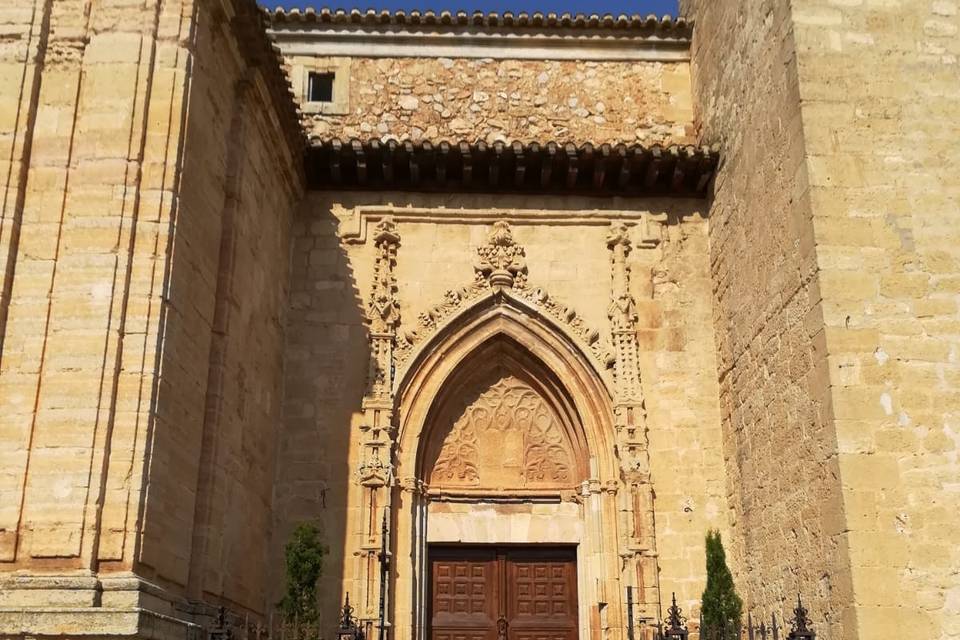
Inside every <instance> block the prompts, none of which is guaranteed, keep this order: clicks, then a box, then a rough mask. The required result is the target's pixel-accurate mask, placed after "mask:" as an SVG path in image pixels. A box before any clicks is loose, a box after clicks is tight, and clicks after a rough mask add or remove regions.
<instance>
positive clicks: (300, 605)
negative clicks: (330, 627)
mask: <svg viewBox="0 0 960 640" xmlns="http://www.w3.org/2000/svg"><path fill="white" fill-rule="evenodd" d="M326 554H327V547H326V546H324V545H323V544H322V543H321V542H320V531H319V530H318V529H317V527H316V526H315V525H313V524H311V523H303V524H301V525H299V526H298V527H297V528H296V529H295V530H294V532H293V534H292V535H291V536H290V541H289V542H287V544H286V546H285V547H284V556H285V558H284V564H285V567H286V573H287V591H286V594H285V595H284V596H283V600H281V601H280V611H281V612H282V613H283V615H284V617H285V618H286V619H287V620H288V621H291V622H292V621H297V622H298V623H300V624H312V623H315V622H316V621H317V619H318V617H319V611H318V609H317V581H318V580H320V576H321V575H322V574H323V557H324V556H325V555H326Z"/></svg>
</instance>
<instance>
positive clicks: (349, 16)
mask: <svg viewBox="0 0 960 640" xmlns="http://www.w3.org/2000/svg"><path fill="white" fill-rule="evenodd" d="M266 11H267V12H268V14H269V17H270V19H271V20H272V21H273V22H274V23H280V22H288V23H318V24H333V25H367V26H373V25H401V26H436V27H440V28H443V27H476V28H484V29H527V28H530V29H581V30H593V29H611V30H617V29H619V30H632V31H645V32H655V33H657V34H658V35H662V36H671V37H678V38H688V37H689V36H690V32H691V30H692V28H693V23H692V22H691V21H689V20H687V19H685V18H682V17H681V18H676V17H673V16H669V15H664V16H660V17H658V16H656V15H654V14H649V15H645V16H644V15H640V14H632V15H626V14H619V15H613V14H610V13H605V14H602V15H601V14H596V13H592V14H585V13H576V14H572V13H560V14H557V13H540V12H539V11H538V12H534V13H527V12H525V11H521V12H519V13H513V12H511V11H505V12H503V13H498V12H496V11H491V12H483V11H472V12H467V11H439V12H437V11H402V10H398V11H387V10H381V11H377V10H375V9H366V10H363V11H361V10H360V9H329V8H327V7H322V8H320V9H315V8H313V7H308V8H306V9H284V8H283V7H277V8H276V9H274V10H273V11H269V10H266Z"/></svg>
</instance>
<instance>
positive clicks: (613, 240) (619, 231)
mask: <svg viewBox="0 0 960 640" xmlns="http://www.w3.org/2000/svg"><path fill="white" fill-rule="evenodd" d="M616 245H623V246H624V247H626V249H627V251H628V252H629V251H630V234H629V232H628V227H627V225H626V224H624V223H623V222H613V223H611V224H610V231H609V232H607V247H608V248H610V249H613V248H614V247H615V246H616Z"/></svg>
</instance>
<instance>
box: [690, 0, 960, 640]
mask: <svg viewBox="0 0 960 640" xmlns="http://www.w3.org/2000/svg"><path fill="white" fill-rule="evenodd" d="M686 4H687V6H686V9H687V10H688V11H689V12H691V15H692V16H693V17H695V18H696V20H697V23H698V27H697V33H698V34H699V35H698V36H695V44H694V74H693V75H694V84H695V88H696V89H695V91H696V94H697V95H696V98H695V100H696V103H697V105H698V113H699V118H700V121H701V122H702V126H703V136H704V139H705V140H707V141H722V142H723V144H724V148H725V154H726V156H727V162H726V164H725V166H724V168H723V169H722V170H721V172H720V175H719V176H718V178H717V183H716V189H715V193H714V199H713V203H712V207H711V251H712V254H713V258H712V260H713V265H714V267H713V269H714V274H715V278H716V283H715V301H716V302H715V304H716V311H715V321H716V324H717V336H718V344H719V345H720V348H719V353H720V363H721V368H720V375H721V394H722V395H721V402H722V405H723V411H724V432H725V440H726V447H727V450H728V451H729V454H728V459H729V463H728V470H729V479H730V480H731V481H732V484H731V491H733V492H739V493H740V507H739V508H738V509H736V510H735V518H736V520H735V528H734V530H735V532H737V536H738V541H739V542H740V546H739V554H740V559H739V563H738V564H739V566H740V575H741V576H742V578H741V581H742V583H744V584H745V586H746V591H747V595H748V598H749V599H750V601H751V602H752V604H755V605H757V606H761V607H769V606H774V605H775V604H776V603H777V602H778V601H782V600H783V599H785V598H789V597H790V596H791V595H792V594H790V593H785V594H781V593H778V590H779V587H777V585H780V584H783V585H785V586H786V587H787V588H790V587H792V586H793V584H794V582H793V581H794V579H795V578H794V577H793V574H794V571H795V570H796V569H795V568H800V569H801V573H800V575H799V576H797V578H796V587H794V588H803V589H804V590H805V591H810V592H813V593H812V594H811V595H812V598H814V600H813V607H812V608H813V609H814V610H815V611H818V610H819V611H820V612H822V613H821V615H822V616H823V617H824V618H825V621H824V623H823V624H822V626H821V627H820V629H819V630H820V633H821V635H822V636H824V637H830V638H897V637H901V636H902V634H903V632H904V630H905V629H907V628H909V629H910V630H911V631H910V632H912V633H918V634H920V635H923V636H924V637H930V638H955V637H957V629H958V625H957V616H958V611H960V610H958V602H960V600H958V595H957V593H958V591H957V590H958V588H960V586H958V583H957V580H956V576H955V575H954V574H953V573H952V571H953V570H952V567H955V566H956V565H957V557H956V554H957V549H958V545H957V541H958V540H957V536H956V534H955V531H954V530H955V527H953V526H952V525H951V524H950V520H951V519H953V514H955V513H956V512H957V510H958V506H960V505H958V502H957V495H956V491H955V482H954V481H955V479H956V477H957V473H958V471H960V469H958V466H957V464H958V463H957V448H958V441H957V438H956V435H955V432H956V426H955V421H956V406H955V405H956V398H957V393H956V366H957V364H956V357H955V355H956V350H957V331H956V321H957V312H958V309H957V299H958V296H957V293H958V289H960V287H958V280H957V265H958V255H957V246H958V243H957V232H956V229H955V227H956V224H955V222H956V220H957V214H958V213H960V201H958V187H957V182H956V180H955V179H954V176H955V175H956V173H957V168H958V166H960V161H958V160H960V159H958V152H957V150H956V144H955V141H956V138H957V126H958V125H957V122H958V116H960V108H958V106H957V105H958V104H960V103H958V102H957V91H958V87H960V83H958V71H957V53H958V50H957V44H956V37H955V36H956V34H957V32H958V30H960V22H958V20H960V18H958V7H957V6H956V3H955V2H950V1H947V2H926V1H923V2H869V1H864V2H859V1H854V2H843V3H839V2H826V1H823V2H820V1H815V0H809V1H806V0H803V1H800V2H792V3H789V6H788V3H786V2H755V3H749V5H748V6H746V7H745V6H744V5H743V4H742V3H733V2H730V3H714V2H689V3H686ZM721 50H723V51H734V52H736V54H737V55H734V56H725V57H721V56H719V55H717V53H716V52H717V51H721ZM730 78H739V79H742V82H733V83H731V82H729V79H730ZM772 148H776V149H781V150H783V153H781V154H771V153H769V150H770V149H772ZM767 221H770V223H768V222H767ZM768 227H769V228H771V230H770V231H769V232H767V231H766V230H767V229H768ZM734 271H736V273H737V275H736V277H733V276H732V275H727V274H732V273H734ZM744 274H747V278H746V279H745V278H744ZM754 274H759V275H760V276H761V278H762V279H761V280H757V279H756V276H755V275H754ZM745 280H746V281H745ZM764 281H766V283H772V284H775V285H776V286H777V288H774V289H771V287H770V286H766V285H765V284H764ZM784 283H786V284H788V285H789V286H788V287H786V288H783V284H784ZM778 289H779V293H778ZM738 309H744V310H747V317H750V312H751V311H752V314H753V315H752V317H755V318H758V319H762V322H758V323H755V324H754V325H752V326H751V325H750V324H749V323H748V324H747V325H746V327H747V328H748V331H747V332H746V333H744V332H743V331H742V328H743V327H744V324H743V323H742V322H741V320H742V316H741V315H740V314H738V312H737V310H738ZM791 326H792V327H794V328H793V329H792V330H791ZM738 345H740V346H738ZM805 354H806V355H805ZM807 361H808V362H807ZM771 383H775V384H771ZM770 418H773V419H772V420H771V419H770ZM770 442H773V443H782V444H783V445H785V446H776V447H775V449H774V454H775V455H774V458H773V459H774V460H775V461H776V463H777V464H778V465H780V466H781V467H782V470H781V472H780V473H777V472H775V471H774V469H772V468H771V469H770V470H769V471H764V467H765V462H764V461H767V460H770V456H769V455H768V451H767V449H766V448H765V443H770ZM772 498H776V500H777V501H778V502H774V501H771V499H772ZM778 504H782V505H784V506H786V507H788V509H789V511H788V513H786V514H784V513H782V510H781V508H780V507H779V506H778ZM787 576H789V577H787ZM818 577H819V580H818ZM814 585H815V586H814ZM771 586H774V588H773V589H771Z"/></svg>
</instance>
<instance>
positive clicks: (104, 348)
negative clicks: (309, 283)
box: [0, 0, 303, 637]
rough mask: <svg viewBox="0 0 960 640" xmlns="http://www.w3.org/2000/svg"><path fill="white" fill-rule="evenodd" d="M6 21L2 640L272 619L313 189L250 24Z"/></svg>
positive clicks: (91, 11)
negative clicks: (296, 305)
mask: <svg viewBox="0 0 960 640" xmlns="http://www.w3.org/2000/svg"><path fill="white" fill-rule="evenodd" d="M14 5H15V6H10V3H7V4H5V5H4V7H3V8H2V9H0V23H2V24H3V27H2V28H3V30H4V32H3V33H4V34H3V37H2V38H0V149H2V153H3V165H2V174H0V175H2V178H0V180H2V182H0V187H2V189H0V194H2V197H3V199H2V205H3V206H2V216H3V217H2V224H0V230H2V231H0V238H2V240H0V243H2V245H3V246H2V250H0V255H2V256H3V257H2V264H3V270H2V275H3V289H2V291H3V295H2V297H0V309H2V313H0V340H2V342H0V346H2V351H0V469H2V472H0V635H4V636H5V637H6V636H7V635H14V636H16V635H18V634H27V635H43V634H51V633H55V634H57V636H58V637H68V636H70V635H71V634H74V633H82V634H88V635H89V634H91V633H94V632H96V633H99V634H101V635H110V634H112V633H124V634H128V633H131V629H132V630H133V632H137V630H139V629H143V628H145V627H146V626H149V627H150V628H151V629H152V631H151V633H154V634H159V636H165V634H171V637H173V635H176V637H184V634H188V633H194V632H196V630H197V627H195V626H191V625H192V623H195V622H202V621H203V619H204V618H203V616H205V615H208V614H209V612H210V607H204V606H203V601H206V603H207V604H211V605H212V604H216V603H217V602H224V603H229V604H230V605H231V606H232V607H233V608H234V609H239V610H241V611H242V610H248V611H251V612H263V611H265V608H266V604H267V603H266V600H265V598H264V589H263V584H264V579H265V578H264V574H265V560H266V558H265V555H266V552H265V546H264V540H266V539H267V537H268V533H267V531H268V529H269V526H270V519H269V513H270V504H271V499H272V481H273V464H274V460H275V458H274V456H273V445H274V433H275V431H274V427H275V424H276V422H278V421H279V416H280V396H281V391H280V383H281V376H280V370H281V359H280V358H281V352H282V348H281V345H282V332H283V321H282V316H283V312H284V309H285V306H286V288H285V282H286V274H287V255H288V246H289V229H290V225H291V222H292V220H291V212H292V210H293V208H294V205H295V203H296V202H298V200H299V198H300V196H301V193H302V188H303V185H302V177H301V175H300V170H301V169H300V151H299V148H298V144H299V142H298V141H299V132H298V131H297V128H296V118H295V112H294V110H293V107H292V105H291V103H290V102H289V98H288V97H287V96H286V95H285V94H283V92H282V91H279V89H278V87H279V84H278V83H281V82H282V76H281V75H280V71H279V61H277V60H276V59H275V58H274V59H273V60H274V66H273V67H271V66H270V65H265V64H263V62H264V56H265V55H272V53H271V49H270V46H269V43H268V41H267V40H266V39H265V35H264V33H263V29H262V24H261V22H260V20H261V15H260V12H259V9H258V8H257V7H256V5H255V4H254V3H253V2H246V0H238V1H237V2H232V1H229V0H224V1H223V2H219V1H218V2H201V3H196V4H195V3H193V2H162V3H161V2H156V3H154V2H148V3H145V4H144V3H140V4H130V3H127V2H90V1H83V0H77V1H72V0H70V1H65V2H59V1H58V2H36V3H30V2H18V3H14ZM269 59H270V58H269V57H268V58H267V60H269ZM188 105H189V108H188ZM225 566H226V567H230V568H229V570H228V571H226V572H224V571H222V570H221V567H225ZM188 596H189V597H190V598H191V599H193V600H194V601H195V602H200V603H201V604H200V605H199V606H198V607H195V608H189V607H185V606H184V604H183V603H184V601H185V598H187V597H188ZM58 607H59V608H63V607H68V608H71V611H69V612H62V611H60V610H59V609H57V608H58ZM41 609H43V610H41ZM191 612H192V613H191ZM161 614H162V615H164V616H166V617H159V615H161ZM195 616H196V617H195ZM191 630H192V631H191ZM64 634H65V635H64ZM177 634H179V635H177Z"/></svg>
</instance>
